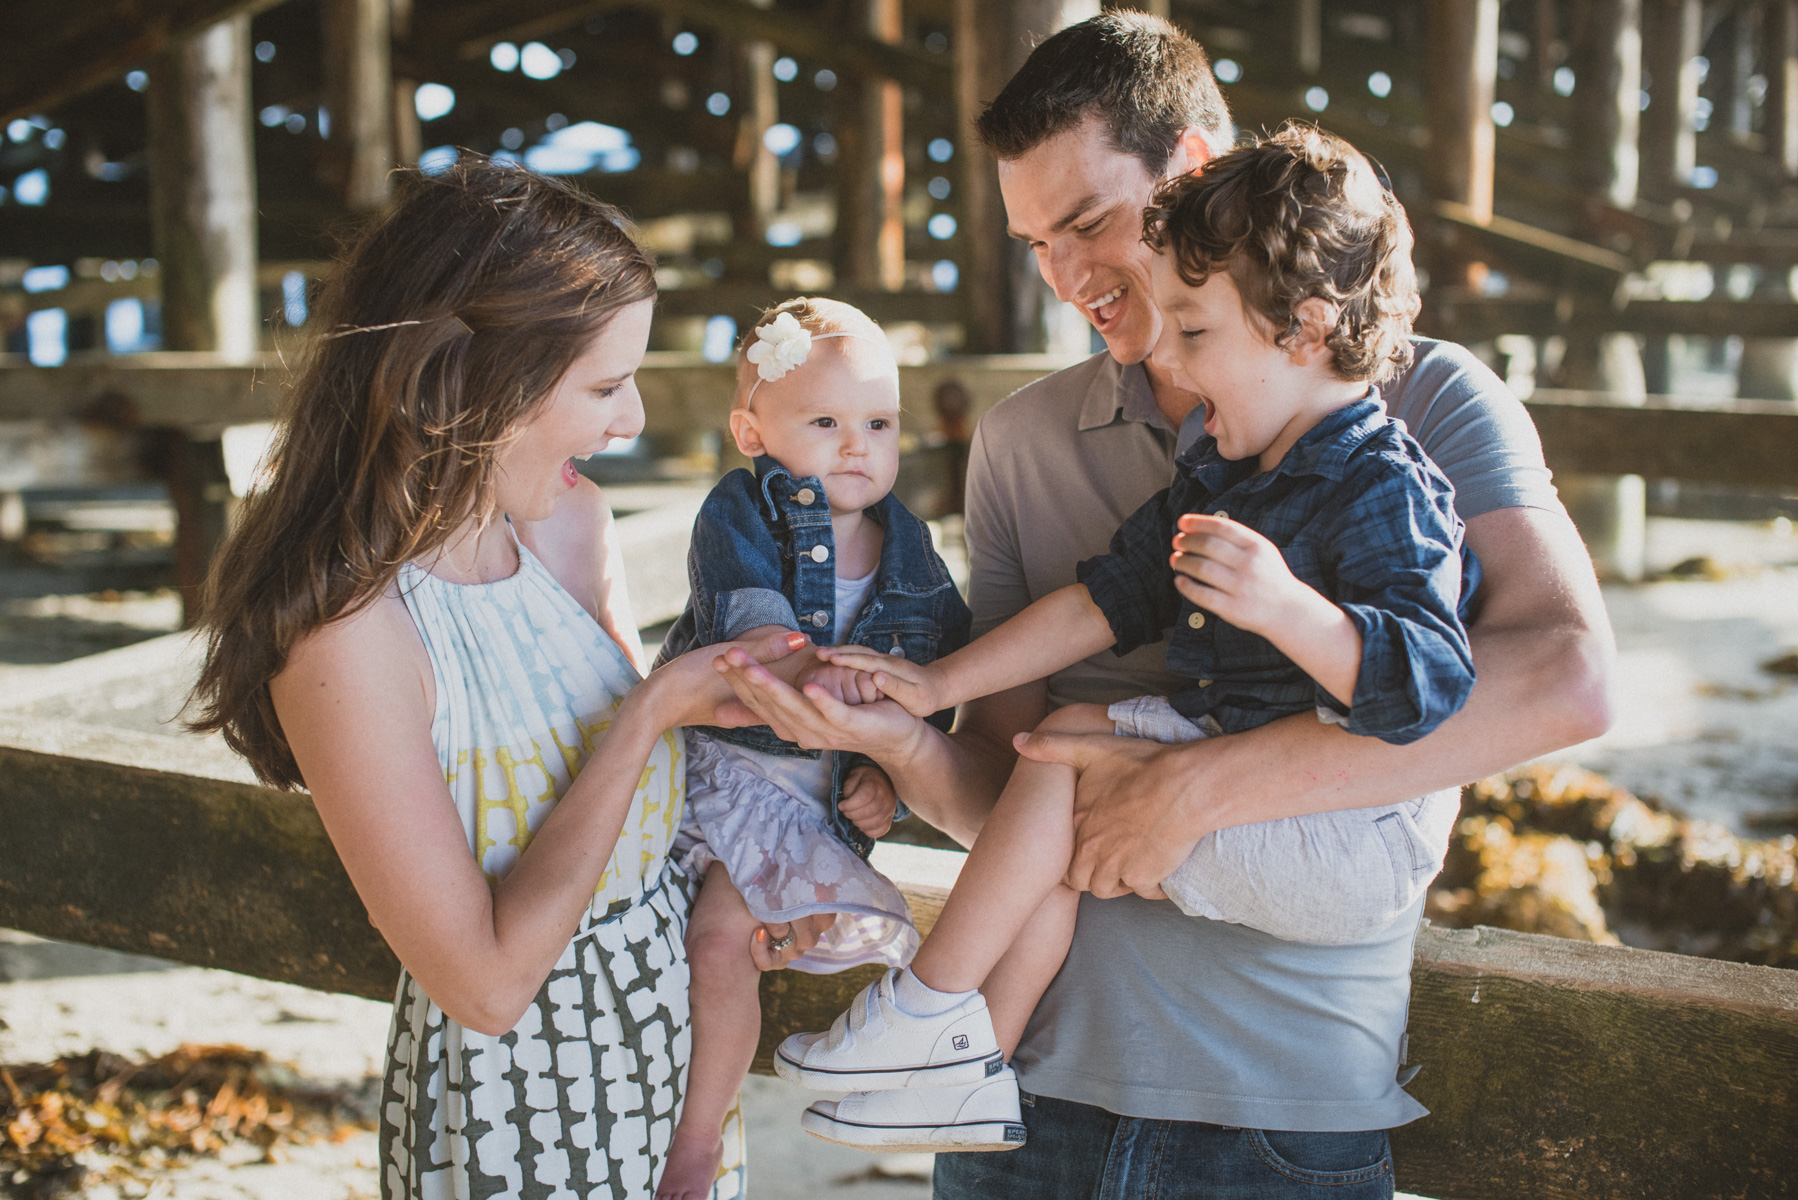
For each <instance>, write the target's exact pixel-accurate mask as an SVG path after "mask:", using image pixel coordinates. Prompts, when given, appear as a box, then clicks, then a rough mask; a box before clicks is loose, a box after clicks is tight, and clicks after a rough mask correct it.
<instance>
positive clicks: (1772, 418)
mask: <svg viewBox="0 0 1798 1200" xmlns="http://www.w3.org/2000/svg"><path fill="white" fill-rule="evenodd" d="M1525 407H1527V408H1528V409H1529V413H1530V417H1531V419H1532V420H1534V421H1535V423H1536V432H1537V433H1538V434H1540V435H1541V438H1542V453H1543V457H1545V458H1546V459H1547V460H1548V465H1549V468H1550V469H1551V470H1554V471H1557V472H1578V473H1582V474H1597V475H1642V476H1645V477H1647V478H1650V479H1684V480H1692V481H1703V482H1709V483H1721V484H1730V485H1734V486H1737V487H1748V488H1791V487H1793V486H1798V410H1795V409H1794V408H1793V407H1792V405H1790V404H1788V403H1782V402H1779V401H1755V400H1738V401H1735V402H1734V403H1733V404H1731V405H1729V406H1728V407H1726V408H1718V407H1714V406H1712V407H1703V408H1699V407H1689V406H1681V405H1680V402H1679V401H1678V400H1677V399H1675V398H1673V397H1665V398H1663V397H1658V396H1657V397H1653V398H1651V402H1650V403H1649V404H1647V405H1628V404H1618V403H1616V402H1615V399H1614V398H1611V397H1607V396H1604V395H1602V394H1594V393H1590V392H1565V391H1554V390H1548V389H1542V390H1539V391H1537V392H1536V393H1534V394H1533V395H1532V396H1531V397H1530V398H1529V400H1528V401H1526V402H1525Z"/></svg>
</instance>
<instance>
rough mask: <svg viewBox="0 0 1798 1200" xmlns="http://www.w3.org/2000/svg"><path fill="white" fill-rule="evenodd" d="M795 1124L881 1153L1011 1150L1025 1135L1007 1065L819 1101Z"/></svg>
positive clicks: (1013, 1079) (828, 1138)
mask: <svg viewBox="0 0 1798 1200" xmlns="http://www.w3.org/2000/svg"><path fill="white" fill-rule="evenodd" d="M799 1125H800V1127H801V1128H802V1129H804V1130H805V1131H806V1132H807V1133H809V1134H811V1135H812V1136H813V1137H817V1138H823V1139H824V1140H825V1141H827V1142H835V1143H837V1144H838V1145H839V1146H854V1147H855V1148H856V1149H857V1150H868V1151H873V1152H877V1153H881V1154H902V1153H912V1154H930V1153H957V1152H962V1151H973V1150H1016V1149H1017V1148H1018V1147H1019V1146H1022V1145H1023V1144H1024V1141H1025V1139H1026V1137H1027V1136H1028V1135H1027V1134H1026V1132H1025V1130H1024V1120H1023V1116H1022V1114H1021V1113H1020V1111H1019V1109H1018V1077H1017V1075H1016V1074H1015V1073H1013V1071H1012V1069H1011V1068H1010V1067H1003V1068H1001V1069H1000V1072H999V1074H997V1075H995V1076H993V1077H992V1078H991V1079H987V1080H983V1081H982V1082H980V1083H969V1084H963V1085H962V1086H960V1087H940V1088H920V1089H916V1090H913V1091H898V1092H853V1093H851V1094H850V1095H847V1096H844V1097H843V1098H842V1099H841V1100H820V1101H818V1102H817V1103H816V1104H814V1105H812V1106H811V1107H810V1108H808V1109H806V1110H805V1113H804V1115H802V1116H801V1117H800V1118H799Z"/></svg>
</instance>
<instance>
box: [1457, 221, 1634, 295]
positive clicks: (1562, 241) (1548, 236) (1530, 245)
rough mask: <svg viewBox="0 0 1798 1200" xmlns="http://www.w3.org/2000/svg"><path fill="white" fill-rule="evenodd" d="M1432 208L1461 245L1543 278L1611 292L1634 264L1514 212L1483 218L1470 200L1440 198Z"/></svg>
mask: <svg viewBox="0 0 1798 1200" xmlns="http://www.w3.org/2000/svg"><path fill="white" fill-rule="evenodd" d="M1432 214H1433V215H1434V216H1435V218H1436V220H1437V221H1439V222H1442V223H1443V224H1444V225H1445V226H1446V227H1447V229H1446V230H1444V231H1443V232H1445V233H1446V234H1448V236H1450V237H1451V238H1452V239H1453V243H1454V244H1455V245H1456V246H1461V245H1465V246H1466V250H1465V251H1464V252H1465V253H1470V254H1473V255H1474V256H1476V257H1479V258H1483V259H1490V260H1491V261H1492V262H1494V263H1495V264H1499V265H1506V266H1512V267H1515V268H1516V269H1517V270H1519V271H1520V272H1521V273H1523V274H1525V275H1527V276H1528V277H1529V278H1531V279H1535V280H1538V281H1542V282H1548V283H1558V284H1562V285H1564V286H1573V287H1584V288H1587V289H1589V290H1596V291H1599V292H1601V293H1602V294H1603V295H1605V296H1609V295H1610V294H1611V293H1612V292H1614V291H1615V290H1616V289H1617V285H1618V284H1620V283H1621V282H1622V281H1623V277H1624V276H1626V275H1628V274H1629V273H1630V272H1631V271H1632V270H1633V269H1634V268H1635V264H1634V263H1633V262H1631V261H1630V260H1629V259H1627V258H1625V257H1624V256H1623V255H1621V254H1618V253H1616V252H1615V251H1612V250H1606V249H1605V248H1604V247H1602V246H1594V245H1592V244H1591V243H1590V242H1582V241H1580V240H1579V239H1578V238H1570V237H1564V236H1562V235H1561V234H1558V233H1551V232H1549V231H1548V230H1546V229H1538V228H1536V227H1535V226H1533V225H1526V224H1524V223H1523V222H1522V221H1513V220H1511V219H1510V218H1509V217H1500V216H1487V217H1486V218H1484V219H1483V220H1482V219H1481V218H1480V216H1479V214H1478V212H1477V211H1476V210H1475V209H1473V208H1472V207H1471V206H1469V205H1465V204H1456V203H1453V202H1451V201H1447V200H1438V201H1437V202H1436V204H1435V206H1434V207H1433V209H1432Z"/></svg>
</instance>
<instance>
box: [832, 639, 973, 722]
mask: <svg viewBox="0 0 1798 1200" xmlns="http://www.w3.org/2000/svg"><path fill="white" fill-rule="evenodd" d="M818 657H819V658H821V659H824V660H825V661H827V662H831V663H835V664H837V665H839V666H842V667H852V668H854V669H855V670H856V671H857V672H866V673H867V675H868V676H869V677H870V678H871V679H872V680H873V681H874V686H875V687H876V688H878V689H880V691H881V693H882V694H883V695H885V696H886V697H887V698H888V699H889V700H894V701H897V702H898V704H899V707H901V708H903V709H904V710H905V711H906V712H908V713H910V714H911V715H912V716H914V717H928V716H930V715H931V714H932V713H936V712H941V711H942V710H943V709H945V708H948V707H949V706H950V704H951V703H953V701H952V700H951V699H950V698H949V696H948V695H947V691H948V689H947V686H946V683H945V681H944V679H943V673H942V671H941V670H940V669H939V668H938V667H937V666H936V665H935V664H934V663H933V664H930V665H928V666H924V665H920V664H918V663H914V662H910V661H908V660H907V659H903V658H900V657H899V656H898V655H896V654H882V653H880V652H879V651H878V650H870V649H868V647H866V646H853V645H850V646H820V647H818Z"/></svg>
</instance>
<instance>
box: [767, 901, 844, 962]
mask: <svg viewBox="0 0 1798 1200" xmlns="http://www.w3.org/2000/svg"><path fill="white" fill-rule="evenodd" d="M836 920H837V914H835V913H813V914H811V915H810V916H808V917H800V918H799V919H798V920H797V921H794V922H793V923H792V924H787V923H786V922H784V921H771V922H769V923H768V924H766V925H758V926H756V928H755V932H754V933H752V934H750V935H749V958H750V961H752V962H753V963H755V968H756V970H758V971H778V970H780V969H781V968H782V967H784V966H786V965H787V964H788V963H790V962H792V961H793V960H794V959H796V958H798V957H799V956H800V955H801V954H804V953H805V952H806V951H807V950H810V949H811V948H812V947H813V946H816V945H817V944H818V939H819V938H821V937H823V936H824V932H825V930H827V929H829V928H830V927H831V926H832V925H834V924H836ZM789 934H791V935H792V938H793V940H792V941H791V942H789V943H788V944H787V945H785V946H782V947H781V948H780V949H778V950H776V949H775V948H774V946H775V943H776V942H779V941H780V940H781V939H782V938H784V937H786V936H787V935H789Z"/></svg>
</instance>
